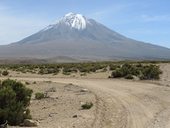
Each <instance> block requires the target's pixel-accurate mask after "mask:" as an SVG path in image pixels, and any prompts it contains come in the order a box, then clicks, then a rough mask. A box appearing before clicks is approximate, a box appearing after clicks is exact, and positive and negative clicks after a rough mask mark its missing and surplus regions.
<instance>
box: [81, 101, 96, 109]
mask: <svg viewBox="0 0 170 128" xmlns="http://www.w3.org/2000/svg"><path fill="white" fill-rule="evenodd" d="M92 107H93V103H92V102H86V103H85V104H82V105H81V108H82V109H83V110H85V109H90V108H92Z"/></svg>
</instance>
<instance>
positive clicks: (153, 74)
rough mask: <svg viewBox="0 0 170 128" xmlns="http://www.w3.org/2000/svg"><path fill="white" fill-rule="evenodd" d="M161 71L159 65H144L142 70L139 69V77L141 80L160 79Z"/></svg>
mask: <svg viewBox="0 0 170 128" xmlns="http://www.w3.org/2000/svg"><path fill="white" fill-rule="evenodd" d="M161 73H162V71H161V70H160V69H159V66H156V65H149V66H145V67H144V68H143V69H142V71H141V75H140V77H139V78H140V79H141V80H154V79H155V80H158V79H160V76H159V75H160V74H161Z"/></svg>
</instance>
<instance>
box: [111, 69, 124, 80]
mask: <svg viewBox="0 0 170 128" xmlns="http://www.w3.org/2000/svg"><path fill="white" fill-rule="evenodd" d="M122 76H123V73H122V71H121V70H120V69H116V70H115V71H113V72H112V74H111V77H112V78H120V77H122Z"/></svg>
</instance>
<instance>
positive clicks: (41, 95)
mask: <svg viewBox="0 0 170 128" xmlns="http://www.w3.org/2000/svg"><path fill="white" fill-rule="evenodd" d="M43 98H46V96H45V94H44V93H41V92H37V93H35V99H37V100H41V99H43Z"/></svg>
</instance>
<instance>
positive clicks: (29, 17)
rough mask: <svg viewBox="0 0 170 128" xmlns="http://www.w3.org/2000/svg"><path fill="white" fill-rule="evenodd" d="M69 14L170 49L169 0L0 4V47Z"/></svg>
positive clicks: (17, 0)
mask: <svg viewBox="0 0 170 128" xmlns="http://www.w3.org/2000/svg"><path fill="white" fill-rule="evenodd" d="M68 12H74V13H81V14H83V15H85V16H86V17H88V18H93V19H95V20H96V21H98V22H100V23H102V24H104V25H105V26H107V27H109V28H110V29H112V30H114V31H117V32H119V33H121V34H123V35H125V36H127V37H130V38H133V39H136V40H140V41H145V42H149V43H153V44H157V45H161V46H165V47H169V48H170V0H0V44H8V43H11V42H16V41H18V40H21V39H23V38H24V37H27V36H29V35H31V34H33V33H35V32H37V31H39V30H41V29H42V28H44V27H46V26H48V25H49V24H52V23H54V22H55V21H56V20H57V19H59V18H61V17H62V16H63V15H65V14H66V13H68Z"/></svg>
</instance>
